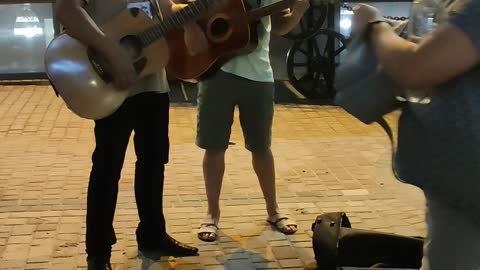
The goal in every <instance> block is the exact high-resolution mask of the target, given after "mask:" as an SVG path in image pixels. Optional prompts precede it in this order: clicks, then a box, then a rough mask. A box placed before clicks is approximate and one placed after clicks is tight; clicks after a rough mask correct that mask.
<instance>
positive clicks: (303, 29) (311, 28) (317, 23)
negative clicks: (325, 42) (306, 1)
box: [285, 0, 328, 41]
mask: <svg viewBox="0 0 480 270" xmlns="http://www.w3.org/2000/svg"><path fill="white" fill-rule="evenodd" d="M327 11H328V6H327V4H325V3H324V2H322V1H318V0H316V1H311V2H310V8H309V9H308V10H307V12H306V13H305V15H303V17H302V20H301V21H300V24H299V26H298V27H297V28H296V29H295V30H293V31H292V32H290V33H288V34H286V35H285V37H286V38H288V39H290V40H295V41H297V40H302V39H306V38H309V37H310V36H311V35H312V34H313V33H315V32H316V31H318V30H319V29H320V28H321V27H322V26H323V23H324V22H325V18H326V17H327Z"/></svg>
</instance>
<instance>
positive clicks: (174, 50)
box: [166, 0, 290, 81]
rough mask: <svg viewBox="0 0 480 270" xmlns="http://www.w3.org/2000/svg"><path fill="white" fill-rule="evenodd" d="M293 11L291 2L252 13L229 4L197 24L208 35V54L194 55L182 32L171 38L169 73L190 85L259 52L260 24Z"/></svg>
mask: <svg viewBox="0 0 480 270" xmlns="http://www.w3.org/2000/svg"><path fill="white" fill-rule="evenodd" d="M289 7H290V0H283V1H280V2H276V3H274V4H271V5H268V6H264V7H260V8H256V9H250V10H249V9H248V7H247V6H246V5H245V4H244V1H243V0H229V1H227V2H226V3H225V5H222V7H221V8H219V10H218V12H216V13H215V14H214V15H212V16H210V17H206V18H201V19H200V20H198V21H197V23H198V24H199V25H200V27H201V28H202V29H203V30H204V32H205V36H206V38H207V41H208V45H209V46H208V49H207V50H205V51H203V52H201V53H198V54H195V55H190V54H189V53H188V50H187V47H186V44H185V40H184V38H183V34H184V33H183V30H182V29H179V30H177V31H174V32H171V33H170V34H168V35H167V37H166V39H167V42H168V46H169V48H170V61H169V63H168V65H167V71H168V72H169V73H170V74H171V75H172V76H174V77H176V78H178V79H181V80H187V81H188V80H192V79H193V80H198V79H201V78H204V77H206V76H208V75H209V74H211V73H213V72H215V71H216V70H217V69H218V68H219V67H220V66H221V64H223V63H225V62H226V61H227V60H228V59H230V58H231V57H233V56H235V55H238V54H244V53H249V52H252V51H253V50H255V48H256V47H257V45H258V37H257V28H256V23H257V22H258V20H259V19H260V18H262V17H265V16H269V15H271V14H273V13H275V12H279V11H282V10H285V9H287V8H289Z"/></svg>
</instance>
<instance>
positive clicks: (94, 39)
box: [55, 0, 137, 89]
mask: <svg viewBox="0 0 480 270" xmlns="http://www.w3.org/2000/svg"><path fill="white" fill-rule="evenodd" d="M55 15H56V17H57V18H58V20H59V21H60V22H61V23H62V24H63V25H64V26H65V28H66V29H67V32H68V34H69V35H70V36H72V37H73V38H75V39H77V40H79V41H80V42H81V43H83V44H84V45H85V46H88V47H91V48H93V49H94V50H96V51H97V52H98V53H99V54H100V55H101V56H103V57H104V58H105V59H106V60H107V61H108V62H109V63H110V65H111V67H110V69H111V70H110V71H111V73H112V75H113V83H114V85H115V87H116V88H118V89H126V88H128V87H130V86H131V85H132V84H133V83H134V82H135V80H136V79H137V74H136V72H135V70H134V68H133V64H132V62H131V61H130V56H129V55H128V53H127V52H126V51H125V50H124V49H123V48H122V47H121V46H120V45H119V44H118V43H117V42H114V41H113V40H111V39H110V38H108V37H107V36H106V35H105V34H104V33H103V32H102V31H101V30H100V29H99V28H98V26H97V25H96V24H95V22H94V21H93V20H92V18H91V17H90V16H89V15H88V14H87V12H86V11H85V10H84V9H83V8H82V5H81V3H80V0H57V4H56V9H55Z"/></svg>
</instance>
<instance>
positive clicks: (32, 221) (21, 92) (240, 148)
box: [0, 86, 426, 270]
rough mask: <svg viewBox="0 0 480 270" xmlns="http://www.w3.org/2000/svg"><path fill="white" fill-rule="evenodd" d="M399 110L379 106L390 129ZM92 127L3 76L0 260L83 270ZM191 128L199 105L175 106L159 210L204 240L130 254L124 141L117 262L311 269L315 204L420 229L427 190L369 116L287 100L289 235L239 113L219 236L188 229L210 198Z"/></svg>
mask: <svg viewBox="0 0 480 270" xmlns="http://www.w3.org/2000/svg"><path fill="white" fill-rule="evenodd" d="M235 115H236V117H238V110H236V111H235ZM236 119H238V118H236ZM397 119H398V113H393V114H391V115H388V116H387V121H388V122H389V123H391V124H392V127H393V129H394V130H396V122H397ZM93 127H94V122H93V121H90V120H85V119H82V118H80V117H77V116H75V115H74V114H73V113H71V112H70V111H69V110H68V108H66V106H65V105H64V104H63V102H62V100H61V99H59V98H57V97H55V95H54V94H53V91H52V89H51V88H50V87H48V86H0V138H1V140H0V153H2V162H1V163H0V269H8V270H13V269H62V270H68V269H86V262H85V257H86V255H85V213H86V196H87V192H86V191H87V188H88V175H89V173H90V169H91V168H90V166H91V154H92V151H93V149H94V136H93ZM195 129H196V109H195V107H193V106H191V105H188V104H186V105H185V104H184V105H179V104H172V106H171V110H170V135H171V136H170V139H171V148H170V162H169V164H168V166H167V169H166V178H165V192H164V211H165V217H166V220H167V228H168V231H169V232H170V233H171V235H172V236H173V237H175V238H176V239H178V240H181V241H184V242H186V243H189V244H193V245H197V246H199V247H200V251H201V252H200V255H199V257H196V258H194V259H179V260H172V259H168V258H167V259H162V260H161V261H159V262H152V261H148V260H145V259H141V258H138V257H137V244H136V240H135V229H136V227H137V225H138V214H137V209H136V204H135V196H134V190H133V186H134V175H135V172H134V168H135V161H136V156H135V151H134V147H133V144H130V145H129V147H128V149H127V152H126V156H125V163H124V169H123V171H122V179H121V181H120V184H119V196H118V204H117V209H116V216H115V222H114V227H115V230H116V232H117V238H118V243H117V244H116V245H115V246H114V247H113V254H112V259H113V260H115V267H116V268H117V270H118V269H149V268H150V269H207V270H209V269H212V270H217V269H222V270H223V269H229V270H231V269H242V270H243V269H278V268H288V269H300V268H304V267H305V268H307V269H312V268H310V266H309V264H310V263H311V261H312V260H314V259H313V253H312V252H313V250H312V249H311V237H312V232H311V230H310V226H311V223H312V222H313V221H314V220H315V218H316V216H317V215H319V214H320V213H323V212H333V211H346V212H347V214H348V215H349V217H350V219H351V221H352V223H353V225H354V227H358V228H365V229H377V230H379V231H385V232H396V233H402V234H408V235H419V236H423V235H425V231H426V226H425V222H424V209H425V201H424V198H423V194H422V193H421V191H420V190H418V189H417V188H414V187H411V186H407V185H404V184H401V183H398V182H397V181H396V180H395V179H394V178H393V176H392V174H391V172H390V160H389V158H390V156H389V151H390V145H389V142H388V139H387V138H386V137H385V135H384V134H383V131H382V130H381V129H380V128H379V127H378V126H377V125H371V126H369V125H364V124H362V123H360V122H358V121H356V120H355V119H354V118H353V117H351V116H350V115H348V114H346V113H345V112H344V111H342V110H341V109H339V108H337V107H332V106H314V105H288V104H287V105H276V109H275V121H274V125H273V128H272V129H273V130H272V131H273V141H272V151H273V153H274V156H275V162H276V175H277V179H276V182H277V197H278V199H277V200H278V202H279V206H280V208H281V210H282V213H287V214H288V215H289V216H291V217H292V218H293V219H295V220H296V221H297V223H298V226H299V228H298V229H299V230H298V233H297V234H296V235H289V236H285V235H284V234H282V233H280V232H277V231H275V230H273V229H272V228H271V226H270V225H268V224H267V223H266V222H265V218H266V211H265V202H264V199H263V194H262V192H261V189H260V186H259V184H258V179H257V177H256V175H255V173H254V171H253V169H252V166H251V154H250V152H248V151H247V150H245V149H244V145H243V137H242V131H241V127H240V123H239V121H237V120H236V121H234V123H233V126H232V136H231V141H232V142H234V143H235V145H230V147H229V150H228V151H227V155H226V171H225V179H224V185H223V187H222V194H221V200H220V205H221V211H222V216H221V219H220V223H219V227H220V231H219V240H218V241H217V242H214V243H204V242H201V241H200V240H198V239H197V236H196V229H197V228H198V225H199V224H200V222H201V221H202V220H203V218H204V216H205V213H206V209H207V202H206V194H205V188H204V182H203V173H202V157H203V150H201V149H199V148H198V147H196V146H195V144H194V141H195V135H196V134H195V133H196V132H195ZM132 140H133V135H132V138H131V141H132ZM379 220H383V222H382V223H381V224H380V222H379ZM142 267H143V268H142Z"/></svg>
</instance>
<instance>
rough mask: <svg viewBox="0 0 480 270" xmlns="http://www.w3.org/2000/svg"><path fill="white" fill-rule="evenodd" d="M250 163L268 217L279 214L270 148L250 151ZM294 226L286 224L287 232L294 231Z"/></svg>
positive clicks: (273, 163) (273, 164)
mask: <svg viewBox="0 0 480 270" xmlns="http://www.w3.org/2000/svg"><path fill="white" fill-rule="evenodd" d="M252 164H253V169H254V170H255V173H256V174H257V177H258V181H259V182H260V187H261V188H262V192H263V197H264V198H265V203H266V208H267V213H268V216H269V217H273V216H275V215H277V214H279V210H278V203H277V193H276V188H275V162H274V159H273V154H272V151H271V150H270V149H268V150H265V151H256V152H253V153H252ZM296 229H297V228H296V226H287V228H286V230H287V231H288V232H294V231H296Z"/></svg>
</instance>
